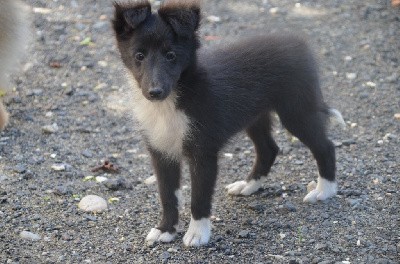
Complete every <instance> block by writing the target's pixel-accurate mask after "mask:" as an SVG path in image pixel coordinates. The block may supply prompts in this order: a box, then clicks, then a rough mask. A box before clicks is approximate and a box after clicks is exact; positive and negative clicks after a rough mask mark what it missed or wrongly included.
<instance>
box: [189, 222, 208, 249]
mask: <svg viewBox="0 0 400 264" xmlns="http://www.w3.org/2000/svg"><path fill="white" fill-rule="evenodd" d="M210 237H211V221H210V219H209V218H202V219H200V220H194V219H193V217H192V219H191V220H190V224H189V228H188V231H187V232H186V234H185V236H184V237H183V244H184V245H185V246H187V247H198V246H201V245H205V244H207V243H208V241H209V240H210Z"/></svg>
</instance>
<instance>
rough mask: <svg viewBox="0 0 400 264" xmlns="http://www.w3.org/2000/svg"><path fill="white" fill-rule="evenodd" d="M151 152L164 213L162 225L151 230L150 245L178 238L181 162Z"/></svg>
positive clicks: (149, 235) (148, 239)
mask: <svg viewBox="0 0 400 264" xmlns="http://www.w3.org/2000/svg"><path fill="white" fill-rule="evenodd" d="M149 150H150V154H151V158H152V162H153V166H154V170H155V173H156V175H157V183H158V192H159V194H160V199H161V205H162V211H163V212H162V219H161V222H160V224H159V225H158V226H157V227H156V228H152V229H151V230H150V232H149V234H148V235H147V237H146V241H147V243H148V244H153V243H154V242H156V241H160V242H171V241H172V240H174V238H175V236H176V231H177V230H176V229H177V225H178V221H179V212H178V205H179V200H178V199H179V197H178V196H179V193H180V189H179V184H180V183H179V182H180V177H181V168H180V167H181V166H180V161H176V160H172V159H170V158H169V157H167V156H165V155H163V154H162V153H160V152H158V151H156V150H153V149H149Z"/></svg>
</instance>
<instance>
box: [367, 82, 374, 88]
mask: <svg viewBox="0 0 400 264" xmlns="http://www.w3.org/2000/svg"><path fill="white" fill-rule="evenodd" d="M365 85H366V86H368V87H372V88H374V87H376V83H374V82H366V83H365Z"/></svg>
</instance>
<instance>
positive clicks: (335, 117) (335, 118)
mask: <svg viewBox="0 0 400 264" xmlns="http://www.w3.org/2000/svg"><path fill="white" fill-rule="evenodd" d="M326 113H327V114H328V116H329V119H330V121H332V122H333V123H334V124H339V125H340V126H341V127H342V128H343V129H346V122H344V119H343V116H342V114H341V113H340V112H339V111H338V110H337V109H334V108H327V109H326Z"/></svg>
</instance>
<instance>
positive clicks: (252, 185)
mask: <svg viewBox="0 0 400 264" xmlns="http://www.w3.org/2000/svg"><path fill="white" fill-rule="evenodd" d="M261 184H262V181H261V179H260V180H250V181H249V182H247V181H237V182H234V183H231V184H229V185H227V186H226V187H225V188H226V189H228V194H230V195H246V196H248V195H250V194H253V193H255V192H256V191H258V190H259V189H260V187H261Z"/></svg>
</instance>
